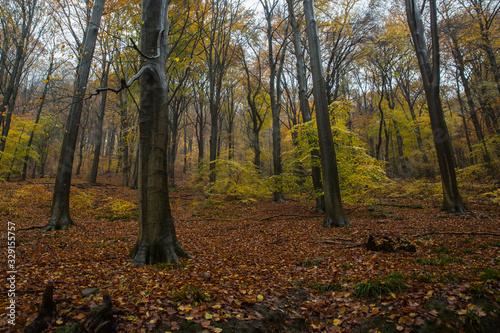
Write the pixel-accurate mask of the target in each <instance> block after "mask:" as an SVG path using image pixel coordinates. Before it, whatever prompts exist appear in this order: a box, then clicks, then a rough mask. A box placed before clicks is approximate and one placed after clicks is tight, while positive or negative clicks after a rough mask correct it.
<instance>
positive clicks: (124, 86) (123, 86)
mask: <svg viewBox="0 0 500 333" xmlns="http://www.w3.org/2000/svg"><path fill="white" fill-rule="evenodd" d="M147 68H148V66H143V67H142V68H141V69H140V70H139V72H137V74H135V75H134V76H132V77H131V78H130V80H128V81H125V80H124V79H121V80H120V84H121V86H120V88H118V89H113V88H98V89H96V92H95V93H92V94H91V95H90V96H97V95H99V94H100V93H101V92H102V91H112V92H114V93H115V94H118V93H119V92H120V91H122V90H123V89H127V88H129V87H130V86H131V85H132V83H134V82H135V81H136V80H137V79H139V78H140V77H141V75H142V74H144V71H145V70H146V69H147Z"/></svg>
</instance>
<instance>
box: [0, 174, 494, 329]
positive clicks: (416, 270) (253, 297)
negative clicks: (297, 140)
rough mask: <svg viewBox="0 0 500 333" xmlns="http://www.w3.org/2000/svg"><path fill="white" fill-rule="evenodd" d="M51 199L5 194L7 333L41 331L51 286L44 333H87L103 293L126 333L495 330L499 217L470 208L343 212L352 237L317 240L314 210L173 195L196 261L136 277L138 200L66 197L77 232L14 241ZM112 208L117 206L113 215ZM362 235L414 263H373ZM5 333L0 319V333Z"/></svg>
mask: <svg viewBox="0 0 500 333" xmlns="http://www.w3.org/2000/svg"><path fill="white" fill-rule="evenodd" d="M52 186H53V185H52V184H51V183H49V182H47V183H5V184H0V190H1V191H2V194H3V198H2V203H1V206H0V209H1V211H0V214H1V219H2V221H3V222H2V226H1V228H2V229H3V230H5V229H6V221H12V222H15V223H16V229H17V231H16V237H17V248H16V254H17V258H16V264H17V271H18V274H17V286H16V287H17V300H16V304H17V310H18V313H17V318H16V320H17V324H16V326H14V330H18V331H22V329H23V327H24V326H25V325H27V324H28V323H30V322H31V321H33V319H34V318H35V317H36V309H37V304H39V303H40V301H41V295H42V293H43V291H44V289H45V286H46V285H47V283H49V282H50V281H53V282H54V286H55V292H54V298H55V301H56V303H57V309H58V310H57V311H58V312H57V316H56V317H54V318H53V320H52V323H51V325H50V327H49V331H55V330H56V329H57V328H58V327H62V326H70V325H72V324H74V323H77V322H83V321H84V320H85V318H86V317H88V316H89V314H90V313H91V311H92V309H94V308H96V307H97V306H99V304H100V303H102V298H103V297H102V295H103V293H109V294H110V295H111V299H112V302H113V307H114V308H116V309H118V312H117V314H116V317H117V325H118V326H117V329H118V330H119V331H123V332H166V331H175V330H179V331H189V330H190V331H198V330H207V331H212V332H230V331H245V330H250V329H252V328H254V329H260V330H262V331H291V332H293V331H295V332H302V331H315V330H317V331H332V332H337V331H347V332H351V331H366V332H370V331H371V332H377V331H383V332H390V331H395V332H397V331H402V332H410V331H416V332H417V331H434V330H439V329H442V330H445V329H448V330H450V331H457V332H458V331H459V330H465V331H475V330H478V331H480V330H481V329H484V330H485V331H488V327H490V326H489V325H493V326H491V327H496V326H494V325H497V326H498V324H499V315H500V307H499V306H498V304H497V302H498V301H499V299H500V294H499V281H500V276H499V272H500V271H499V270H500V255H499V254H500V237H498V235H495V233H496V232H500V207H499V206H494V205H486V204H485V205H480V204H477V203H472V202H471V203H470V204H469V206H471V207H470V208H471V212H469V213H467V214H464V215H449V214H445V213H441V212H439V210H438V208H436V207H435V206H434V205H433V203H432V202H429V201H425V200H420V201H417V200H416V199H412V198H392V199H391V200H384V199H381V201H380V203H381V204H380V205H374V206H368V205H363V204H358V205H354V206H347V207H346V211H347V215H348V217H349V219H350V221H351V222H352V227H351V228H343V229H326V228H323V227H321V222H322V216H321V215H319V214H315V213H314V212H313V209H312V206H311V205H312V204H311V203H303V202H296V201H288V202H286V203H284V204H278V203H273V202H271V201H270V200H265V201H261V202H258V203H256V204H252V205H244V204H239V203H236V202H226V203H211V202H209V201H206V199H205V198H204V197H203V196H202V195H200V194H196V193H190V192H187V190H183V189H181V190H179V191H178V192H175V193H171V199H172V200H171V201H172V208H173V214H174V217H175V218H176V228H177V235H178V238H179V240H180V242H181V244H182V246H183V247H184V249H185V250H187V251H188V252H189V253H190V254H192V255H193V257H194V259H192V260H183V261H181V262H180V263H178V264H176V265H155V266H148V267H134V266H132V265H131V264H130V258H129V257H128V253H129V251H130V250H131V249H132V247H133V244H134V242H135V240H136V237H137V231H138V222H137V220H134V216H135V215H134V212H133V211H132V212H130V211H129V212H128V213H130V214H129V215H128V216H129V218H131V219H129V220H123V219H120V207H122V206H123V207H122V209H123V210H128V209H130V207H133V205H129V204H128V203H135V202H136V192H135V191H133V190H129V189H126V188H122V187H119V186H114V185H106V186H93V187H85V186H80V187H74V188H73V190H74V197H75V198H77V199H75V205H76V208H75V209H73V211H72V216H73V218H74V220H75V222H76V223H77V226H76V227H73V228H71V229H70V230H68V231H55V232H44V231H43V229H27V230H22V229H23V228H29V227H33V226H44V225H45V224H46V223H47V220H48V216H49V211H50V199H51V192H50V191H51V189H52ZM83 187H84V188H83ZM113 200H117V202H119V203H120V204H119V205H118V206H119V207H118V208H117V212H118V213H116V212H114V213H113V214H110V213H109V211H110V210H111V208H110V207H111V206H110V202H112V201H113ZM124 203H127V204H124ZM382 204H383V205H382ZM419 205H420V206H419ZM432 232H434V233H432ZM3 234H5V233H4V232H3ZM370 235H372V236H373V237H374V239H375V241H377V240H382V239H383V238H384V237H386V240H390V241H392V242H394V244H395V245H396V248H397V244H399V243H404V244H412V245H414V248H415V249H416V252H410V251H402V250H399V251H395V252H384V251H378V252H375V251H368V250H367V249H366V247H365V246H364V245H363V244H364V243H366V242H367V240H368V237H369V236H370ZM1 242H2V244H3V246H2V248H6V245H5V244H6V239H5V238H4V239H2V240H1ZM5 266H6V265H2V267H5ZM4 290H5V289H4ZM4 294H5V295H6V293H5V292H4ZM6 302H7V300H6V299H5V298H4V297H2V301H1V304H0V306H1V308H2V309H5V307H6V305H7V303H6ZM8 328H9V325H8V324H7V322H6V316H5V313H2V316H1V317H0V330H2V331H3V330H6V329H8ZM10 328H12V327H10Z"/></svg>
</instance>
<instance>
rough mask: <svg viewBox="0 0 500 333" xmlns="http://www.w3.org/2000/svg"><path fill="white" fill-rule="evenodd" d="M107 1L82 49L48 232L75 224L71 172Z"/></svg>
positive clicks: (95, 13)
mask: <svg viewBox="0 0 500 333" xmlns="http://www.w3.org/2000/svg"><path fill="white" fill-rule="evenodd" d="M104 1H105V0H95V2H94V6H93V8H92V15H91V19H90V22H89V23H88V25H87V28H86V31H85V38H84V43H83V45H82V47H81V49H80V56H79V61H78V67H77V70H76V79H75V83H74V88H73V89H74V90H73V98H72V99H71V108H70V111H69V115H68V119H67V121H66V126H65V131H64V137H63V142H62V146H61V153H60V156H59V163H58V166H57V175H56V183H55V185H54V195H53V197H52V210H51V217H50V220H49V223H48V224H47V226H46V227H45V230H46V231H51V230H59V229H67V228H68V227H69V226H70V225H72V224H74V222H73V220H72V219H71V216H70V213H69V199H70V186H71V172H72V169H73V160H74V157H75V147H76V141H77V138H78V128H79V125H80V118H81V115H82V109H83V101H84V98H85V93H86V87H87V81H88V78H89V74H90V65H91V63H92V57H93V55H94V49H95V44H96V40H97V33H98V30H99V24H100V22H101V16H102V12H103V9H104Z"/></svg>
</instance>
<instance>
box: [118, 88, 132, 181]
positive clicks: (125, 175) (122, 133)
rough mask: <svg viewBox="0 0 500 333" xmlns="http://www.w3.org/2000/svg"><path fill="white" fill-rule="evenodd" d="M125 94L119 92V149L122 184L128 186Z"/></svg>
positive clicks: (127, 138)
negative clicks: (121, 161) (121, 159)
mask: <svg viewBox="0 0 500 333" xmlns="http://www.w3.org/2000/svg"><path fill="white" fill-rule="evenodd" d="M124 95H125V93H124V92H123V91H120V95H119V99H120V110H121V113H120V139H119V142H120V149H121V150H122V151H123V168H122V184H123V186H129V178H130V157H129V129H130V124H129V119H128V103H127V101H126V99H125V96H124Z"/></svg>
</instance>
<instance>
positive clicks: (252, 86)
mask: <svg viewBox="0 0 500 333" xmlns="http://www.w3.org/2000/svg"><path fill="white" fill-rule="evenodd" d="M250 45H251V44H250ZM252 50H253V51H254V53H255V60H254V65H253V70H252V68H251V67H250V65H249V63H248V60H247V52H246V51H245V50H244V49H243V48H242V49H241V52H240V54H241V65H242V67H243V70H244V71H245V81H244V83H243V85H244V87H245V90H246V100H247V104H248V111H247V113H248V117H249V118H250V121H249V122H248V126H249V131H250V132H251V134H250V135H249V137H250V145H251V146H252V148H253V151H254V159H253V163H254V165H255V167H256V168H257V169H259V170H260V167H261V144H260V131H261V130H262V126H263V125H264V121H265V120H266V117H267V109H266V108H264V107H263V106H264V103H263V102H262V72H263V70H262V64H261V60H260V54H259V53H260V50H255V49H254V48H253V47H252Z"/></svg>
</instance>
